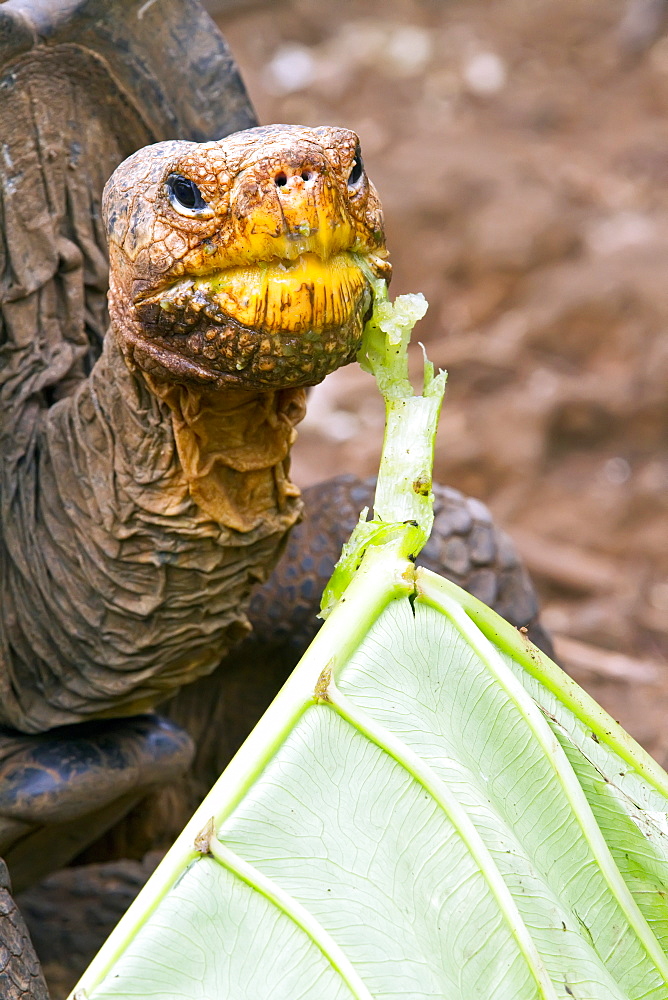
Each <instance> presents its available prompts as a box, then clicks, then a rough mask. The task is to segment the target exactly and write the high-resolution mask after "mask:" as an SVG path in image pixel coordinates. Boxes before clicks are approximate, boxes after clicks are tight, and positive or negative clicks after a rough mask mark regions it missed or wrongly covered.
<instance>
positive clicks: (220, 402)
mask: <svg viewBox="0 0 668 1000" xmlns="http://www.w3.org/2000/svg"><path fill="white" fill-rule="evenodd" d="M112 315H113V311H112ZM116 333H117V331H116V330H115V324H113V323H112V335H113V339H114V347H115V350H116V351H117V352H118V353H119V354H120V356H121V357H120V358H119V360H121V362H122V364H123V365H124V367H126V368H127V370H128V374H129V377H130V378H132V379H134V380H135V381H136V382H138V383H139V384H140V385H143V386H146V387H147V388H148V390H149V391H150V394H151V395H152V396H153V397H155V398H156V399H157V400H158V401H159V402H160V403H162V404H164V405H166V407H167V408H168V410H169V413H170V416H171V428H172V432H173V437H174V443H175V446H176V451H177V454H178V458H179V462H180V466H181V473H182V485H183V486H184V488H187V490H188V492H189V494H190V496H191V498H192V499H193V501H194V502H195V503H196V504H197V506H198V507H199V508H200V509H201V510H202V511H203V513H204V514H206V515H208V516H209V517H210V518H211V519H212V520H213V521H215V522H216V523H217V524H219V525H220V526H221V527H224V528H228V529H232V530H233V531H235V532H242V533H243V532H251V531H254V529H256V528H258V527H260V526H261V525H262V524H263V522H267V521H268V522H272V523H274V524H276V522H282V523H283V524H284V526H285V529H286V530H287V528H289V527H290V526H291V525H292V524H294V522H295V521H296V520H297V519H298V516H299V512H300V507H299V504H298V503H297V498H298V497H299V495H300V494H299V489H298V488H297V487H296V486H295V485H294V484H293V483H292V482H291V481H290V478H289V474H288V473H289V453H290V448H291V446H292V444H293V442H294V440H295V438H296V436H297V432H296V430H295V425H296V424H297V423H299V421H300V420H301V419H302V418H303V416H304V411H305V391H304V389H302V388H296V389H295V388H293V389H279V390H269V391H258V390H256V389H242V388H238V387H236V386H233V387H230V388H226V387H224V388H218V387H209V386H199V385H194V384H186V383H183V382H174V381H170V380H168V378H167V377H166V376H165V375H163V374H158V373H155V372H150V373H149V372H146V371H144V370H142V368H140V367H139V366H138V365H137V363H136V360H135V359H134V358H133V357H132V356H131V355H129V354H128V353H127V352H126V351H124V350H122V348H121V347H120V344H121V343H123V338H122V337H118V336H116Z"/></svg>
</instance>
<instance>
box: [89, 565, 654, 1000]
mask: <svg viewBox="0 0 668 1000" xmlns="http://www.w3.org/2000/svg"><path fill="white" fill-rule="evenodd" d="M409 565H410V564H404V565H403V567H402V569H403V572H402V573H397V569H398V568H399V565H398V563H397V558H396V556H394V555H390V556H389V557H388V553H387V551H385V550H383V549H379V550H375V551H370V552H369V553H368V555H367V556H366V557H365V559H364V563H363V566H362V568H361V570H360V572H359V573H358V574H357V576H356V577H355V579H354V580H353V583H352V584H351V586H350V588H349V590H348V592H347V593H346V595H345V600H344V601H343V602H340V603H339V605H337V607H336V608H335V610H334V611H333V612H332V614H331V615H330V617H329V619H328V620H327V622H326V623H325V625H324V626H323V628H322V630H321V632H320V633H319V635H318V636H317V638H316V640H315V642H314V644H313V646H312V647H311V649H310V650H309V652H308V653H307V655H306V657H305V658H304V660H303V661H302V663H301V664H300V666H299V667H298V668H297V670H296V672H295V673H294V674H293V676H292V678H291V679H290V681H289V682H288V684H287V685H286V687H285V688H284V690H283V692H281V694H280V695H279V697H278V699H277V700H276V701H275V702H274V704H273V705H272V706H271V708H270V710H269V712H268V713H267V715H266V716H265V717H264V719H263V720H262V721H261V722H260V724H259V726H258V727H257V729H256V730H255V731H254V733H253V734H252V735H251V737H250V738H249V740H248V741H247V743H246V744H245V745H244V747H243V748H242V750H241V751H240V753H239V754H238V756H237V757H236V758H235V760H234V761H233V762H232V764H231V765H230V768H229V769H228V771H227V772H226V773H225V774H224V775H223V777H222V778H221V780H220V781H219V783H218V785H217V786H216V787H215V788H214V790H213V791H212V793H211V794H210V796H209V797H208V799H207V800H205V803H204V804H203V806H202V807H201V808H200V810H199V811H198V813H197V815H196V817H195V818H194V820H193V821H192V822H191V823H190V824H189V827H188V830H187V832H186V834H185V835H184V836H183V837H182V838H180V840H179V842H177V845H175V848H174V849H173V850H172V852H171V856H168V858H167V859H166V862H165V863H164V865H163V867H162V868H161V869H159V870H158V872H157V873H156V875H155V876H154V877H153V880H151V882H149V884H148V886H147V887H146V888H145V889H144V891H143V893H142V896H141V897H140V898H139V899H138V900H137V902H136V903H135V904H134V906H133V908H132V909H131V911H130V912H129V914H128V915H127V916H126V918H125V921H124V922H123V923H122V924H121V925H120V927H119V928H118V929H117V932H116V936H115V937H114V936H113V935H112V938H111V939H110V941H109V942H108V943H107V945H106V946H105V949H103V952H102V953H101V954H100V956H98V959H97V960H96V962H95V963H94V964H93V966H92V967H91V969H90V970H89V972H88V974H87V975H86V976H85V977H84V978H83V979H82V981H81V984H80V986H79V989H80V990H84V991H85V995H86V996H88V997H91V1000H102V998H111V997H127V998H134V997H137V998H139V997H147V996H158V997H160V998H161V1000H171V998H179V1000H182V998H183V1000H185V998H188V1000H214V998H222V997H230V998H235V1000H242V998H248V1000H251V998H252V1000H261V998H263V997H266V998H270V997H271V998H272V1000H282V998H285V1000H288V998H289V1000H295V998H300V1000H302V998H303V1000H307V998H308V1000H311V998H313V1000H315V998H316V997H317V998H319V1000H330V998H337V1000H338V998H348V997H355V998H365V1000H368V998H370V997H373V998H375V1000H380V998H390V997H392V998H393V1000H394V998H397V997H401V998H407V1000H409V998H410V1000H418V998H420V1000H422V998H423V997H424V998H427V997H447V998H457V1000H471V998H478V997H479V998H485V1000H506V998H508V1000H510V998H512V1000H524V998H527V1000H528V998H532V1000H533V998H538V997H546V998H547V997H549V998H552V1000H554V998H555V997H559V998H564V1000H565V998H568V997H577V998H581V1000H585V998H586V1000H621V998H629V1000H630V998H634V1000H635V998H638V1000H640V998H641V997H642V998H647V1000H649V998H656V1000H659V998H662V1000H664V998H666V997H668V986H667V983H666V980H667V975H668V959H667V958H666V948H667V947H668V906H667V905H666V898H667V895H668V894H667V890H666V888H665V887H666V885H667V884H668V836H667V833H666V831H667V830H668V826H667V822H666V819H667V814H668V778H667V777H666V775H665V774H664V773H663V772H662V771H661V769H660V768H659V767H658V766H657V765H656V764H654V763H653V762H650V761H649V758H647V757H646V755H645V754H644V753H643V751H641V750H640V748H639V747H637V746H636V745H635V744H634V743H633V741H632V740H631V739H630V738H629V737H628V736H626V734H624V733H623V732H622V731H621V730H620V728H619V727H618V726H617V725H616V723H614V722H613V721H612V720H611V719H609V718H608V717H607V716H606V715H605V713H603V711H602V710H601V709H599V708H598V707H597V706H593V703H589V700H588V699H587V697H586V696H585V695H584V693H583V692H580V691H579V689H578V688H577V687H576V686H575V685H574V684H573V682H572V681H570V680H569V679H568V678H566V677H565V675H563V674H562V673H561V671H560V670H559V668H558V667H556V666H555V665H554V664H551V663H550V662H549V661H548V660H547V658H546V657H544V656H543V654H541V653H539V651H538V650H536V649H535V648H534V647H532V646H531V645H530V644H529V643H527V641H526V640H525V639H524V637H523V636H522V635H521V634H520V633H518V632H516V631H515V630H514V629H512V628H511V627H510V626H508V625H507V623H505V622H503V621H502V620H501V619H499V618H498V616H496V615H495V614H494V613H493V612H491V611H489V609H486V608H484V607H483V606H482V605H478V604H477V602H475V601H474V599H473V598H471V597H469V596H468V595H465V594H463V592H461V591H459V590H458V588H456V587H454V585H452V584H448V583H446V581H442V580H441V579H440V578H438V577H435V576H434V575H433V574H430V573H428V572H426V571H424V570H419V571H417V574H416V577H415V580H414V581H413V582H414V585H415V588H416V589H415V590H413V589H412V586H410V585H409V583H408V580H407V576H410V571H409ZM407 571H409V572H407ZM388 574H389V579H388ZM370 595H373V596H372V598H371V599H370ZM476 617H477V619H478V620H477V623H476V621H475V620H474V619H475V618H476ZM353 633H354V634H355V636H356V639H357V640H358V641H355V640H353V641H351V640H350V638H348V640H347V644H346V643H344V646H346V645H347V648H341V649H337V648H336V647H337V646H338V645H339V643H338V637H339V636H340V635H342V634H345V635H346V636H348V637H350V636H351V635H353ZM594 737H595V738H594ZM197 834H199V835H200V836H199V839H197Z"/></svg>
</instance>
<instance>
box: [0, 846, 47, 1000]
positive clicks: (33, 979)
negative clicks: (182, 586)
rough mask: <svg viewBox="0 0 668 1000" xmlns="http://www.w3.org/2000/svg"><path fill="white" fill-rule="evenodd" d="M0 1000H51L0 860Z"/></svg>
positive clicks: (4, 868) (5, 869)
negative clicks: (0, 998) (0, 932)
mask: <svg viewBox="0 0 668 1000" xmlns="http://www.w3.org/2000/svg"><path fill="white" fill-rule="evenodd" d="M0 926H1V927H2V936H1V937H0V997H2V1000H48V991H47V988H46V983H45V981H44V977H43V975H42V970H41V968H40V964H39V961H38V959H37V955H36V954H35V949H34V948H33V946H32V941H31V940H30V935H29V934H28V930H27V928H26V925H25V923H24V921H23V917H22V916H21V914H20V913H19V910H18V907H17V905H16V903H15V902H14V900H13V899H12V895H11V885H10V882H9V874H8V872H7V866H6V864H5V863H4V861H2V860H0Z"/></svg>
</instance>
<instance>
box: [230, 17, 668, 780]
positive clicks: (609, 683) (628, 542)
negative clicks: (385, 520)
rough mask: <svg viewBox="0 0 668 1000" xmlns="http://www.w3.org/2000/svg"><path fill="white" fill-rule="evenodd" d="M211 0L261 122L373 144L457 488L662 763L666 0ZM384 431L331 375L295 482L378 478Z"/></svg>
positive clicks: (569, 654)
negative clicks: (419, 307) (506, 537)
mask: <svg viewBox="0 0 668 1000" xmlns="http://www.w3.org/2000/svg"><path fill="white" fill-rule="evenodd" d="M211 9H212V11H213V13H214V16H215V17H216V18H217V20H218V23H219V24H220V26H221V27H222V29H223V31H224V32H225V34H226V35H227V38H228V40H229V42H230V44H231V46H232V49H233V51H234V53H235V55H236V58H237V60H238V62H239V64H240V66H241V69H242V72H243V75H244V77H245V80H246V83H247V86H248V88H249V90H250V93H251V96H252V99H253V101H254V103H255V106H256V108H257V111H258V114H259V116H260V120H261V121H262V122H300V123H304V124H323V123H332V124H341V125H346V126H349V127H352V128H353V129H355V130H356V131H357V132H358V133H359V135H360V137H361V139H362V150H363V153H364V157H365V162H366V165H367V168H368V171H369V174H370V176H371V177H372V178H373V180H374V182H375V184H376V186H377V188H378V189H379V192H380V195H381V198H382V200H383V203H384V206H385V213H386V221H387V231H388V240H389V245H390V248H391V252H392V259H393V263H394V268H395V272H394V274H395V277H394V280H393V285H392V290H393V292H394V293H395V294H396V293H398V292H404V291H419V290H421V291H423V292H424V293H425V295H426V296H427V298H428V300H429V303H430V307H429V312H428V314H427V317H426V319H425V320H424V321H423V323H422V324H421V326H420V330H419V336H420V338H421V339H422V340H424V342H425V344H426V346H427V348H428V351H429V354H430V356H431V358H432V359H433V360H434V361H435V362H436V363H437V364H438V365H441V366H442V367H445V368H447V369H448V371H449V373H450V380H449V389H448V393H447V397H446V405H445V409H444V413H443V418H442V423H441V430H440V434H439V439H438V446H437V458H436V472H437V476H438V478H439V480H440V481H441V482H444V483H448V484H450V485H453V486H456V487H458V488H459V489H461V490H463V491H465V492H467V493H470V494H473V495H475V496H477V497H480V498H481V499H482V500H484V501H485V502H486V503H487V504H488V505H489V507H490V508H491V510H492V512H493V514H494V517H495V519H496V520H497V521H498V523H500V524H501V525H502V526H504V527H505V528H506V529H507V530H508V531H509V532H510V533H511V534H512V536H513V537H514V539H515V540H516V542H517V544H518V546H519V548H520V550H521V552H522V554H523V555H524V558H525V560H526V561H527V563H528V565H529V568H530V570H531V571H532V573H533V576H534V579H535V580H536V583H537V585H538V587H539V590H540V593H541V598H542V603H543V609H544V620H545V623H546V624H547V626H548V627H549V628H550V629H551V630H552V632H553V633H554V635H555V637H556V647H557V651H558V655H559V657H560V659H561V662H562V663H563V664H564V665H565V666H566V667H567V668H568V669H569V670H570V671H571V672H572V674H573V675H574V676H575V678H576V679H577V680H578V681H579V682H580V683H582V684H583V685H584V686H585V687H587V688H588V689H589V690H590V691H591V692H592V693H593V694H594V695H595V697H597V698H598V699H599V700H601V701H602V702H603V703H604V704H605V705H606V707H607V708H608V709H609V710H610V711H611V712H612V714H613V715H614V716H615V718H618V719H620V720H621V721H622V723H623V724H624V725H626V726H627V727H628V728H630V730H631V731H632V732H633V734H634V735H635V736H636V737H637V738H638V739H640V740H641V741H642V742H643V743H644V744H645V745H646V746H647V747H648V749H649V750H650V751H651V752H652V753H654V754H655V755H656V756H657V757H658V758H659V760H661V761H662V763H664V765H665V764H666V763H667V762H668V726H666V725H665V724H664V720H665V719H667V718H668V335H667V333H668V189H667V188H668V124H667V121H666V118H667V113H668V17H667V13H668V6H667V5H666V2H665V0H559V3H554V0H459V2H454V0H450V2H446V0H382V2H379V0H348V2H342V3H332V2H331V0H272V2H271V3H257V2H256V3H253V4H248V3H245V4H244V3H239V2H237V3H234V2H229V0H228V2H225V0H218V3H217V5H216V4H215V3H213V4H212V5H211ZM414 360H415V364H416V366H417V365H419V352H418V350H417V349H416V350H415V359H414ZM382 419H383V417H382V408H381V405H380V402H379V399H378V397H377V396H376V394H375V390H374V387H373V385H372V384H371V383H370V380H369V378H368V377H367V376H365V375H364V374H363V373H362V372H361V371H360V370H359V369H357V368H356V366H351V367H349V368H347V369H345V370H343V371H341V372H339V373H337V374H336V375H334V376H331V377H330V378H329V379H327V381H326V382H325V383H324V384H323V385H322V386H320V387H319V388H317V389H316V390H315V391H314V393H313V398H312V401H311V407H310V412H309V416H308V417H307V420H306V422H305V424H304V425H303V428H302V432H301V435H300V439H299V443H298V447H297V450H296V454H295V464H294V469H295V475H296V478H297V480H298V481H299V482H300V483H301V484H303V485H306V484H308V483H311V482H314V481H317V480H319V479H323V478H326V477H327V476H330V475H332V474H335V473H337V472H342V471H345V472H358V473H359V474H361V475H368V474H372V473H373V472H374V471H375V469H376V467H377V460H378V454H379V448H380V441H381V432H382Z"/></svg>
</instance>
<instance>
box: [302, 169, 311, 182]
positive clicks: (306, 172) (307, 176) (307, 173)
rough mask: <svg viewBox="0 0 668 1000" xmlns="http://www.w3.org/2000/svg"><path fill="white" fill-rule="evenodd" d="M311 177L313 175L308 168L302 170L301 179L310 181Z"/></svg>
mask: <svg viewBox="0 0 668 1000" xmlns="http://www.w3.org/2000/svg"><path fill="white" fill-rule="evenodd" d="M312 177H313V174H312V173H311V171H310V170H302V180H303V181H310V180H311V178H312Z"/></svg>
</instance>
